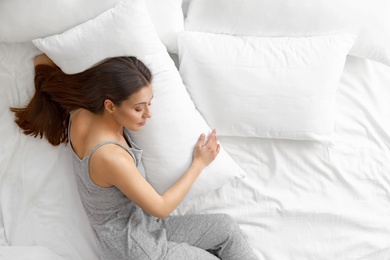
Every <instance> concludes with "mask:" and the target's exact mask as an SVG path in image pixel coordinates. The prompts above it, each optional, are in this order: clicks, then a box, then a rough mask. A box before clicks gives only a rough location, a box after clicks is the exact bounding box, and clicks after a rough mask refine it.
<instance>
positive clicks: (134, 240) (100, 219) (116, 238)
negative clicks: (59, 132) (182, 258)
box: [70, 111, 167, 259]
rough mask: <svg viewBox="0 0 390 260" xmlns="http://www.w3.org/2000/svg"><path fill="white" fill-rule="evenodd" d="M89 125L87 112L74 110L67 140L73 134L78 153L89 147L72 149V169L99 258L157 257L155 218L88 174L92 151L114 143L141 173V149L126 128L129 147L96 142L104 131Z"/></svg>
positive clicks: (162, 249) (160, 245) (160, 248)
mask: <svg viewBox="0 0 390 260" xmlns="http://www.w3.org/2000/svg"><path fill="white" fill-rule="evenodd" d="M84 122H85V124H84ZM93 126H94V122H93V119H91V118H89V116H88V114H87V113H83V111H77V112H76V113H75V114H74V118H73V116H72V118H71V123H70V142H72V144H74V142H73V137H75V139H76V140H78V141H80V143H76V146H77V147H78V148H79V150H82V153H83V151H84V150H85V151H87V150H89V152H88V153H87V154H86V156H83V157H81V156H79V155H78V154H77V153H76V152H75V150H73V168H74V173H75V178H76V182H77V186H78V190H79V195H80V198H81V201H82V203H83V206H84V209H85V211H86V213H87V215H88V217H89V220H90V222H91V225H92V227H93V230H94V231H95V234H96V237H97V240H98V243H99V247H100V249H101V255H102V257H103V258H102V259H143V258H147V257H148V256H155V257H156V259H158V257H159V256H162V255H165V253H166V248H167V245H166V240H165V239H164V237H165V236H166V234H165V230H164V229H162V228H161V227H160V225H159V224H158V223H157V222H156V219H155V218H154V217H153V216H151V215H149V214H148V213H146V212H144V211H143V210H142V209H141V208H140V207H138V206H137V205H135V203H134V202H132V201H131V200H129V199H128V198H127V197H126V196H125V195H124V194H123V193H122V192H121V191H120V190H119V189H117V188H116V187H115V186H111V187H102V186H100V185H97V184H96V183H95V181H93V180H92V179H91V177H90V165H91V158H92V157H93V156H94V153H95V152H96V151H98V150H99V149H102V148H104V147H105V146H116V147H117V148H119V149H122V150H123V151H125V152H126V153H128V154H129V155H130V156H129V158H130V159H132V158H134V163H135V165H136V166H137V168H138V171H139V172H140V173H141V174H142V175H143V176H144V174H145V171H144V167H143V165H142V161H141V155H142V150H141V149H139V148H138V147H137V146H136V145H135V144H134V143H133V142H132V141H131V139H130V137H129V135H128V134H129V133H128V130H124V132H123V135H124V139H125V140H126V143H127V144H129V145H130V146H131V147H129V146H128V145H125V144H123V143H122V142H118V141H114V140H105V141H102V142H99V141H100V140H99V138H96V137H99V136H104V134H102V133H97V134H96V133H92V132H93V131H94V130H93ZM78 131H80V132H78ZM84 131H85V132H84ZM88 131H89V133H88ZM99 131H101V130H100V129H99V130H98V129H96V131H95V132H99ZM72 133H73V134H72ZM107 137H109V136H107ZM83 138H85V140H89V141H86V142H85V146H83V142H82V140H83ZM76 142H77V141H76ZM96 142H98V143H96ZM94 143H96V144H95V145H94V147H93V148H92V149H88V147H90V146H92V145H93V144H94ZM83 149H84V150H83ZM106 174H110V173H106ZM147 259H148V258H147Z"/></svg>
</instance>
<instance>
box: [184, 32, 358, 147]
mask: <svg viewBox="0 0 390 260" xmlns="http://www.w3.org/2000/svg"><path fill="white" fill-rule="evenodd" d="M354 39H355V36H354V35H351V34H342V35H330V36H318V37H245V36H231V35H222V34H212V33H202V32H184V33H182V34H180V36H179V61H180V73H181V76H182V78H183V81H184V84H185V85H186V87H187V89H188V92H189V93H190V96H191V97H192V99H193V101H194V103H195V106H196V107H197V109H198V110H199V111H200V113H201V114H202V115H203V117H204V118H205V119H206V121H207V123H208V124H209V125H210V126H211V127H213V128H217V129H218V131H219V134H220V135H225V136H244V137H263V138H282V139H294V140H317V141H321V142H327V143H329V142H331V141H332V135H333V128H334V127H333V119H334V101H335V94H336V90H337V87H338V83H339V79H340V76H341V73H342V71H343V68H344V63H345V59H346V55H347V53H348V51H349V49H350V48H351V46H352V44H353V43H354Z"/></svg>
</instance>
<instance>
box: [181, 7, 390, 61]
mask: <svg viewBox="0 0 390 260" xmlns="http://www.w3.org/2000/svg"><path fill="white" fill-rule="evenodd" d="M389 14H390V1H388V0H372V1H366V0H341V1H340V0H316V1H313V0H287V1H286V0H272V1H267V0H229V1H226V0H213V1H209V0H192V1H191V2H190V5H189V8H188V13H187V17H186V21H185V29H186V30H189V31H204V32H213V33H225V34H233V35H246V36H315V35H324V34H330V33H340V32H354V33H355V32H356V33H358V35H357V39H356V44H355V45H354V46H353V48H352V49H351V51H350V54H351V55H355V56H359V57H362V58H367V59H372V60H375V61H378V62H381V63H384V64H387V65H390V44H389V42H390V15H389Z"/></svg>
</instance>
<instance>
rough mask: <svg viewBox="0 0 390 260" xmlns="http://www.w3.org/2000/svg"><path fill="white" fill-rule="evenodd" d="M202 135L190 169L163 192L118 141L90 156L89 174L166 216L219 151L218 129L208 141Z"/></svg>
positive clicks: (150, 211)
mask: <svg viewBox="0 0 390 260" xmlns="http://www.w3.org/2000/svg"><path fill="white" fill-rule="evenodd" d="M204 140H205V136H204V135H202V136H201V137H200V138H199V140H198V142H197V144H196V146H195V148H194V154H193V161H192V164H191V166H190V167H189V169H188V170H187V171H186V172H185V173H184V174H183V175H182V176H181V177H180V179H179V180H178V181H177V182H176V183H174V184H173V185H172V186H171V187H170V188H169V189H168V190H167V191H166V192H165V193H164V194H162V195H160V194H158V193H157V192H156V191H155V190H154V188H153V187H152V186H151V185H150V184H149V183H148V182H147V181H146V180H145V178H144V177H143V176H142V175H141V174H140V173H139V171H138V169H137V167H136V165H135V163H134V160H133V159H132V157H131V156H130V155H129V154H128V153H127V152H126V151H125V150H124V149H123V148H121V147H119V146H117V145H105V146H102V147H100V148H99V149H98V150H97V151H96V152H95V153H94V155H93V156H92V157H91V162H90V174H91V178H93V177H94V176H95V177H97V178H98V179H99V180H103V181H104V182H105V183H106V184H107V185H114V186H116V187H117V188H118V189H119V190H121V191H122V192H123V193H124V194H125V195H126V196H127V197H128V198H129V199H130V200H132V201H133V202H134V203H136V204H137V205H138V206H140V207H141V208H142V209H143V210H145V211H146V212H148V213H149V214H151V215H153V216H155V217H158V218H165V217H167V216H168V215H169V214H171V213H172V211H173V210H174V209H175V208H176V207H177V206H178V205H179V204H180V202H181V201H182V200H183V198H184V196H185V195H186V194H187V193H188V191H189V189H190V188H191V186H192V184H193V183H194V181H195V180H196V178H197V177H198V176H199V174H200V173H201V172H202V170H203V169H204V168H205V167H206V166H207V165H208V164H210V163H211V162H212V161H213V160H214V159H215V157H216V156H217V154H218V153H219V150H220V146H219V144H218V140H217V138H216V134H215V130H214V131H213V132H212V133H211V134H210V136H209V139H208V141H207V143H206V144H204V145H203V143H204Z"/></svg>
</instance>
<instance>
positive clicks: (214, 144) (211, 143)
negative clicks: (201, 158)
mask: <svg viewBox="0 0 390 260" xmlns="http://www.w3.org/2000/svg"><path fill="white" fill-rule="evenodd" d="M204 146H206V147H207V148H208V149H210V150H211V151H213V152H214V153H215V155H217V154H218V153H219V151H220V149H221V146H220V145H219V143H218V138H217V131H216V130H215V129H214V130H213V131H212V132H211V134H210V135H209V138H208V140H207V142H206V144H205V145H204Z"/></svg>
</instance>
